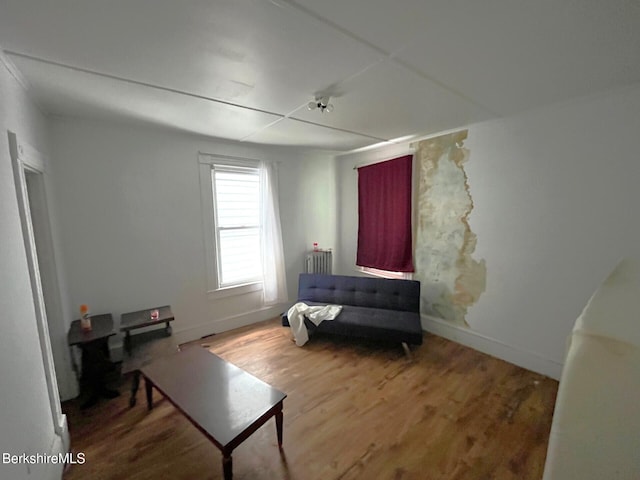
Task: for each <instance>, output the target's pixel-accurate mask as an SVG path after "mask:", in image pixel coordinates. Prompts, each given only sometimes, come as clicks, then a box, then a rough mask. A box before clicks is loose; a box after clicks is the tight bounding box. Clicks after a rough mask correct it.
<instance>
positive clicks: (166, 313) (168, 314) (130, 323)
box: [120, 305, 175, 353]
mask: <svg viewBox="0 0 640 480" xmlns="http://www.w3.org/2000/svg"><path fill="white" fill-rule="evenodd" d="M153 310H158V318H151V312H152V311H153ZM173 320H175V318H174V316H173V312H172V311H171V307H170V306H169V305H165V306H163V307H158V308H150V309H148V310H138V311H137V312H130V313H123V314H122V317H120V331H121V332H124V334H125V337H124V348H125V350H126V352H127V353H131V330H135V329H137V328H142V327H149V326H152V325H159V324H161V323H164V324H165V332H166V333H167V336H169V335H171V322H173Z"/></svg>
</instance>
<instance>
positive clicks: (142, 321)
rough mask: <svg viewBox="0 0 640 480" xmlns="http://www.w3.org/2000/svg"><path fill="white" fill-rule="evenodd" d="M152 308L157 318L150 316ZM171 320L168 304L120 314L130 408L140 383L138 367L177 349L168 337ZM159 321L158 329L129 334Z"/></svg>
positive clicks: (123, 364)
mask: <svg viewBox="0 0 640 480" xmlns="http://www.w3.org/2000/svg"><path fill="white" fill-rule="evenodd" d="M153 310H158V318H153V319H152V318H151V312H152V311H153ZM173 320H174V316H173V313H172V312H171V307H170V306H169V305H165V306H164V307H159V308H151V309H149V310H140V311H137V312H131V313H124V314H122V317H121V318H120V331H121V332H125V338H124V355H123V358H122V374H123V375H124V374H127V373H133V381H132V383H131V397H130V398H129V407H133V406H134V405H135V404H136V393H137V392H138V388H139V386H140V370H141V369H142V367H144V366H145V365H148V364H149V363H151V362H152V361H153V360H155V359H157V358H160V357H164V356H165V355H169V354H171V353H175V352H177V351H178V350H179V347H178V344H177V343H176V341H175V340H174V338H173V337H172V336H171V333H172V330H171V325H170V322H172V321H173ZM163 323H164V324H165V326H164V328H162V329H155V330H150V331H147V332H144V333H139V334H136V335H131V331H132V330H135V329H138V328H142V327H149V326H153V325H161V324H163Z"/></svg>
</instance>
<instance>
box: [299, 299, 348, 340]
mask: <svg viewBox="0 0 640 480" xmlns="http://www.w3.org/2000/svg"><path fill="white" fill-rule="evenodd" d="M341 311H342V306H341V305H307V304H306V303H304V302H298V303H296V304H295V305H294V306H293V307H291V308H290V309H289V311H288V312H287V318H288V319H289V326H290V327H291V332H292V333H293V338H294V339H295V341H296V345H298V346H299V347H301V346H303V345H304V344H305V343H307V341H308V340H309V333H308V332H307V327H305V325H304V317H307V318H308V319H309V320H311V321H312V322H313V323H314V324H315V325H320V323H321V322H322V321H324V320H333V319H334V318H336V317H337V316H338V315H339V314H340V312H341Z"/></svg>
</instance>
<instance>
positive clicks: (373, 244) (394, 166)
mask: <svg viewBox="0 0 640 480" xmlns="http://www.w3.org/2000/svg"><path fill="white" fill-rule="evenodd" d="M412 170H413V157H412V155H405V156H403V157H399V158H395V159H393V160H387V161H385V162H380V163H375V164H373V165H367V166H363V167H360V168H358V249H357V258H356V265H357V266H358V267H360V269H361V271H364V272H366V273H371V274H373V275H378V276H385V277H390V278H406V277H408V276H410V272H413V271H414V269H413V233H412V226H411V223H412V222H411V220H412V218H411V217H412V212H411V198H412Z"/></svg>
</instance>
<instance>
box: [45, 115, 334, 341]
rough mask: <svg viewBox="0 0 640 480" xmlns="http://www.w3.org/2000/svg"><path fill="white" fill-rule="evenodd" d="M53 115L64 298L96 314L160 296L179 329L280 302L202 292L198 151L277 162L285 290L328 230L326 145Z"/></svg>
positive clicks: (207, 327)
mask: <svg viewBox="0 0 640 480" xmlns="http://www.w3.org/2000/svg"><path fill="white" fill-rule="evenodd" d="M52 123H53V124H52V143H53V155H54V158H55V162H54V168H53V179H54V183H55V187H56V190H57V192H59V195H57V209H58V211H59V212H60V218H59V226H60V232H61V240H62V243H63V261H64V264H65V271H66V273H67V281H68V291H69V298H70V305H71V306H72V307H71V308H72V309H75V308H76V306H77V305H80V304H81V303H87V304H88V305H89V306H90V308H91V310H92V312H93V313H95V314H98V313H104V312H111V313H112V314H113V315H114V320H115V321H116V326H117V324H118V322H119V319H120V315H121V314H122V313H124V312H128V311H132V310H138V309H143V308H149V307H152V306H154V305H163V304H171V305H172V307H173V310H174V314H175V316H176V321H175V322H174V324H173V327H174V334H175V335H176V336H177V339H178V341H186V340H192V339H194V338H199V337H200V336H203V335H207V334H211V333H214V332H220V331H223V330H226V329H229V328H233V327H236V326H239V325H242V324H247V323H251V322H255V321H258V320H264V319H266V318H272V317H273V316H275V315H277V314H279V313H280V312H281V311H282V308H283V307H284V306H282V307H280V308H271V309H267V310H263V309H262V306H261V297H260V294H259V293H252V294H246V295H241V296H234V297H227V298H222V299H212V298H208V296H207V294H206V264H205V251H204V234H203V225H202V213H201V205H200V191H199V177H198V175H199V174H198V163H197V162H198V152H203V153H213V154H226V155H234V156H241V157H250V158H258V159H261V158H264V159H268V160H275V161H278V162H279V164H278V169H279V185H280V208H281V212H282V215H281V217H282V218H281V222H282V226H283V237H284V247H285V257H286V265H287V274H288V286H289V295H290V297H291V298H292V299H294V298H295V294H296V289H297V274H298V273H299V272H300V271H301V270H302V258H303V253H304V250H305V249H308V248H309V247H310V245H311V242H312V241H313V240H312V239H317V241H319V242H323V243H329V242H334V241H335V199H334V197H335V195H332V194H331V193H332V191H333V189H334V188H335V182H334V177H333V174H332V172H333V162H334V161H333V158H332V156H330V155H328V154H324V155H321V154H313V153H309V154H304V153H301V152H299V151H297V150H290V149H282V148H269V147H262V146H256V145H252V144H240V143H236V142H229V141H218V140H214V139H211V138H205V137H200V136H194V135H190V134H186V133H181V132H177V131H172V130H164V129H159V128H148V127H143V126H139V125H134V124H131V125H128V124H116V123H109V122H102V121H87V120H78V119H73V118H62V117H60V118H55V119H53V122H52ZM319 171H321V172H322V173H321V174H319V173H318V172H319ZM74 311H75V310H74ZM70 320H71V318H70V319H69V321H70ZM114 344H115V345H117V344H118V341H117V340H116V341H115V342H114Z"/></svg>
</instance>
